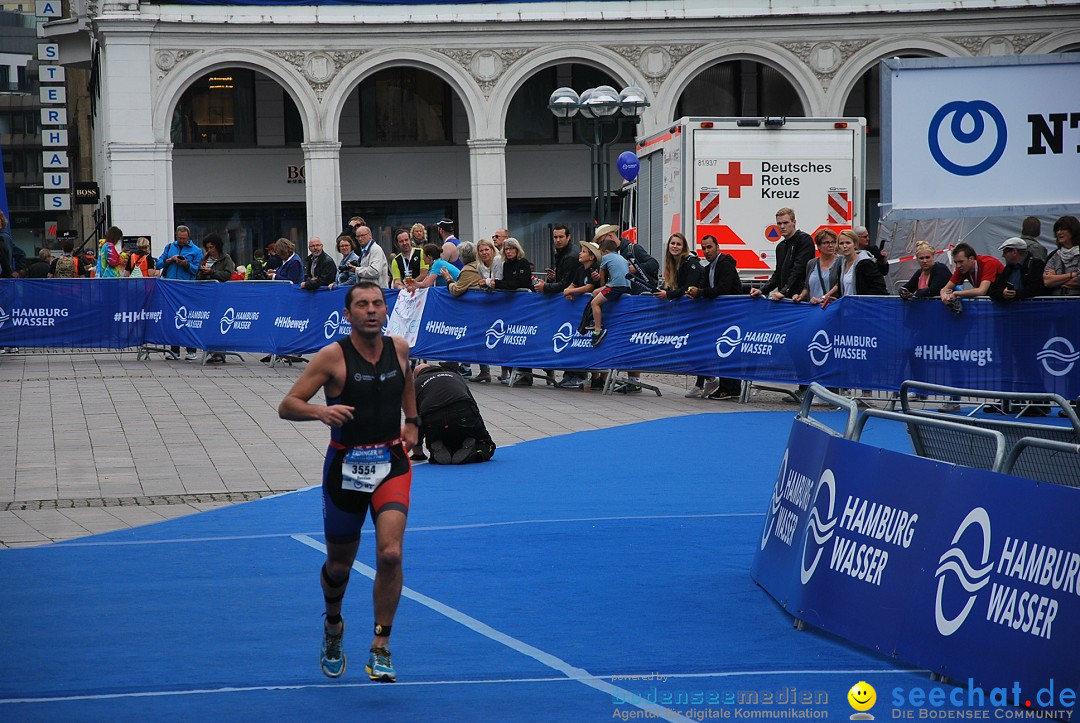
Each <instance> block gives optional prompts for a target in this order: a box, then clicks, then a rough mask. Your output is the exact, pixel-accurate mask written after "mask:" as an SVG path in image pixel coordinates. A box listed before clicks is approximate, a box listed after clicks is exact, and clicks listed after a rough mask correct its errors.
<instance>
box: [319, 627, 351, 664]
mask: <svg viewBox="0 0 1080 723" xmlns="http://www.w3.org/2000/svg"><path fill="white" fill-rule="evenodd" d="M343 637H345V621H344V620H342V621H341V632H340V633H338V634H337V635H333V634H331V633H330V631H328V630H327V629H326V626H323V641H322V656H321V657H320V659H319V664H320V666H321V667H322V672H323V675H325V676H326V677H327V678H340V677H341V676H342V675H344V674H345V651H344V650H342V649H341V639H342V638H343Z"/></svg>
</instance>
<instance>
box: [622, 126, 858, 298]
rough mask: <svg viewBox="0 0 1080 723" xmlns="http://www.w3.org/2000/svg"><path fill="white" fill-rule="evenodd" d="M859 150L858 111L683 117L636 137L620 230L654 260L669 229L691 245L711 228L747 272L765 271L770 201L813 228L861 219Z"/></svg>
mask: <svg viewBox="0 0 1080 723" xmlns="http://www.w3.org/2000/svg"><path fill="white" fill-rule="evenodd" d="M865 153H866V120H865V119H863V118H680V119H679V120H677V121H675V122H674V123H672V124H671V125H670V126H669V127H668V128H666V129H664V130H663V131H660V132H658V133H654V134H652V135H650V136H647V137H644V138H642V139H640V140H639V141H638V144H637V156H638V160H639V162H640V164H641V167H640V171H639V173H638V177H637V180H636V182H635V183H634V184H632V187H630V188H625V189H624V193H625V194H626V196H625V197H624V200H623V209H624V218H623V220H624V224H623V227H624V228H627V229H628V231H626V232H624V238H628V239H630V240H636V241H637V242H638V243H641V244H643V245H644V246H645V248H646V250H648V252H649V253H650V254H652V255H653V256H654V257H655V258H656V259H658V260H661V259H662V258H663V252H664V244H665V243H666V242H667V239H668V237H669V236H670V235H671V234H672V233H673V232H675V231H681V232H682V233H683V234H685V235H686V237H687V239H688V240H689V241H690V243H691V244H692V246H693V248H694V249H695V250H696V249H699V248H700V244H701V239H702V238H703V237H705V236H707V235H712V236H715V237H716V239H717V240H718V241H719V246H720V250H721V252H723V253H728V254H731V256H733V257H734V258H735V262H736V264H737V266H738V268H739V273H740V275H741V276H742V278H743V279H744V281H753V280H755V279H763V278H768V277H769V275H771V274H772V270H773V266H774V264H775V261H776V253H775V248H774V247H775V246H776V243H777V242H779V241H780V238H781V237H780V234H779V233H778V232H777V230H776V226H775V221H776V212H777V210H779V209H781V208H791V209H793V210H794V211H795V216H796V221H797V225H798V227H799V228H800V229H802V230H803V231H806V232H807V233H809V234H811V235H813V234H814V233H815V232H816V231H817V230H818V229H820V228H825V227H827V228H831V229H834V230H837V231H839V230H840V229H844V228H851V227H852V226H857V225H859V224H860V217H861V216H862V209H861V206H862V203H863V198H864V191H865V189H864V188H863V179H864V177H865V171H866V164H865ZM635 195H636V202H635V200H634V198H633V196H635ZM661 265H662V264H661Z"/></svg>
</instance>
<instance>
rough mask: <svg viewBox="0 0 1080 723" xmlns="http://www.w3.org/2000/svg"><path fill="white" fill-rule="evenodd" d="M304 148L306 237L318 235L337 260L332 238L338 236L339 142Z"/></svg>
mask: <svg viewBox="0 0 1080 723" xmlns="http://www.w3.org/2000/svg"><path fill="white" fill-rule="evenodd" d="M301 148H303V149H304V189H305V191H306V193H307V233H308V238H311V237H312V236H318V237H319V238H321V239H322V242H323V247H324V248H325V250H326V252H327V253H328V254H330V255H331V256H333V257H335V258H337V249H336V247H335V244H334V239H336V238H337V235H338V234H339V233H341V229H342V222H341V142H340V141H311V142H308V143H304V144H302V145H301Z"/></svg>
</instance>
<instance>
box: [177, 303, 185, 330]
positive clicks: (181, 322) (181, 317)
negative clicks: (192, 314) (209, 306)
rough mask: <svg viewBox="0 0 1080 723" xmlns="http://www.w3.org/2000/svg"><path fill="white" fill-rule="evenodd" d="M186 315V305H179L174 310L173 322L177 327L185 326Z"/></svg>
mask: <svg viewBox="0 0 1080 723" xmlns="http://www.w3.org/2000/svg"><path fill="white" fill-rule="evenodd" d="M187 317H188V312H187V307H186V306H181V307H180V308H179V309H177V310H176V321H175V324H176V328H177V329H183V328H184V327H185V326H187Z"/></svg>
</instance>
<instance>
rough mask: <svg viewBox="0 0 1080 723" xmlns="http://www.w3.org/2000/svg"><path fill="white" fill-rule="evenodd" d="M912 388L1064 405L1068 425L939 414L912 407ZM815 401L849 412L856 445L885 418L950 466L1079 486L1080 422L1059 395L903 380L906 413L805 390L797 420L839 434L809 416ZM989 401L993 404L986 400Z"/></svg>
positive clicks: (920, 450) (814, 387) (848, 432)
mask: <svg viewBox="0 0 1080 723" xmlns="http://www.w3.org/2000/svg"><path fill="white" fill-rule="evenodd" d="M912 389H917V390H920V391H926V392H928V393H931V394H935V395H938V394H940V395H946V396H949V397H964V398H968V399H976V400H983V401H980V402H979V404H980V406H981V405H983V404H984V403H990V404H993V403H994V401H995V400H1001V401H1018V402H1021V403H1030V404H1032V405H1035V404H1049V405H1052V406H1051V409H1053V407H1060V408H1061V410H1063V412H1064V413H1063V414H1062V416H1063V417H1065V418H1066V419H1067V420H1068V421H1069V425H1068V426H1056V425H1049V424H1037V423H1029V422H1017V421H1012V420H1004V419H986V418H984V417H971V416H962V415H950V414H940V413H936V412H928V411H924V410H919V409H914V408H912V405H911V399H910V396H909V392H910V390H912ZM815 399H820V400H822V401H825V402H827V403H828V404H830V405H832V406H833V407H836V408H839V409H841V410H843V411H845V412H846V415H847V417H846V423H845V425H844V432H843V437H844V438H845V439H850V440H852V441H854V442H858V441H860V440H861V439H862V435H863V432H864V431H865V429H866V424H867V423H868V422H869V421H870V420H872V419H886V420H889V421H894V422H899V423H901V424H903V425H905V427H906V429H907V432H908V435H909V436H910V437H911V442H912V447H913V449H914V451H915V454H916V455H918V456H920V457H925V458H927V459H933V460H937V461H941V462H947V463H949V464H955V465H960V466H964V467H972V468H976V469H984V470H989V471H993V472H1000V473H1003V474H1010V475H1014V476H1017V477H1024V478H1026V479H1032V480H1036V481H1039V482H1047V483H1051V484H1057V485H1062V486H1065V487H1077V488H1080V420H1078V419H1077V416H1076V413H1075V411H1074V410H1073V408H1072V406H1071V405H1070V404H1069V403H1068V401H1066V400H1065V399H1064V398H1063V397H1061V396H1059V395H1056V394H1033V393H1014V392H996V391H989V390H980V389H964V388H961V387H948V386H942V385H937V384H928V383H924V382H918V381H911V380H909V381H905V382H904V383H903V384H902V385H901V387H900V403H901V407H902V411H900V412H894V411H888V410H882V409H866V410H863V411H861V412H860V410H859V406H858V402H857V400H855V399H849V398H846V397H843V396H840V395H838V394H835V393H833V392H830V391H829V390H827V389H825V388H824V387H822V386H821V385H820V384H817V383H813V384H811V385H810V386H809V388H808V389H807V392H806V394H805V396H804V399H803V405H802V408H801V409H800V410H799V414H798V417H799V418H800V419H803V420H804V421H805V422H807V423H809V424H811V425H812V426H814V427H816V428H818V429H822V430H824V431H826V432H828V433H830V434H835V435H838V436H839V432H837V431H836V430H834V429H832V428H831V427H829V426H828V425H827V424H825V423H824V422H823V421H821V420H819V419H815V418H814V417H812V416H811V406H812V404H813V402H814V400H815ZM986 400H989V401H986Z"/></svg>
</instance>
